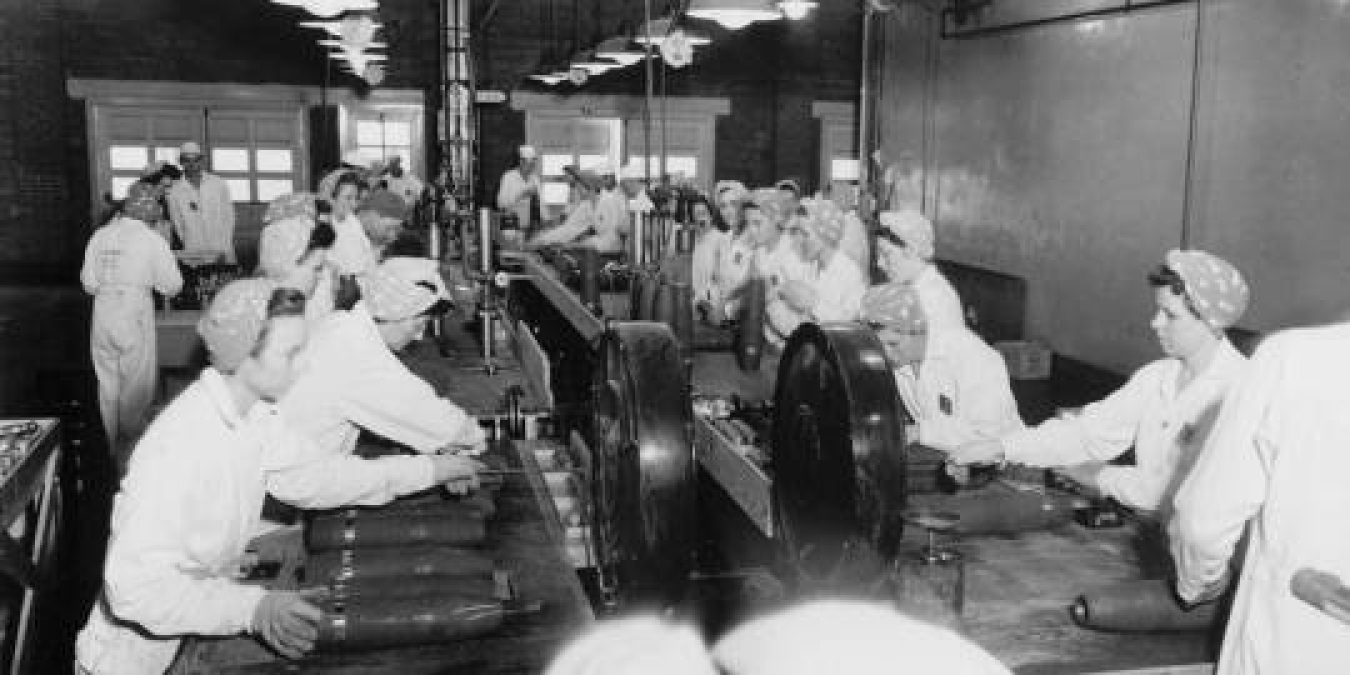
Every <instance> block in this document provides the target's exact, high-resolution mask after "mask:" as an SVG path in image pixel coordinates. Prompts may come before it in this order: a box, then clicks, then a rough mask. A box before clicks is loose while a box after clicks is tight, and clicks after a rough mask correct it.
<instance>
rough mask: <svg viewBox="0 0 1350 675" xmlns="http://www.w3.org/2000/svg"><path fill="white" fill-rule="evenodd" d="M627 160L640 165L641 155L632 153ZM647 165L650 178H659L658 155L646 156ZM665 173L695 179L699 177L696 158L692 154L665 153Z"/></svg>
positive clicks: (659, 164) (660, 172) (659, 159)
mask: <svg viewBox="0 0 1350 675" xmlns="http://www.w3.org/2000/svg"><path fill="white" fill-rule="evenodd" d="M628 161H629V162H634V163H636V164H638V165H641V164H642V155H633V156H632V157H629V158H628ZM647 166H648V167H649V168H650V170H651V174H652V179H654V180H655V179H659V178H661V174H662V171H661V158H660V157H648V158H647ZM665 173H666V174H668V175H671V176H676V175H679V176H684V177H685V178H686V179H688V180H696V179H698V178H700V176H699V175H698V158H697V157H694V156H692V155H666V170H665Z"/></svg>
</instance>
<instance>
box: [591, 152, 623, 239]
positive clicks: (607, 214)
mask: <svg viewBox="0 0 1350 675" xmlns="http://www.w3.org/2000/svg"><path fill="white" fill-rule="evenodd" d="M599 175H600V196H599V197H597V198H596V200H595V220H596V228H595V229H596V233H597V234H600V233H604V236H603V237H601V239H603V241H598V242H597V247H599V246H600V245H601V244H603V245H604V248H603V249H602V250H606V249H608V250H610V251H611V252H615V251H621V250H623V242H624V238H625V237H627V236H628V234H629V229H630V228H629V225H630V222H629V216H628V198H627V197H626V196H624V192H623V189H622V188H620V187H619V184H618V182H617V180H616V179H615V175H614V165H613V164H610V163H609V162H606V163H604V164H603V165H602V166H601V167H600V171H599ZM616 244H617V246H616Z"/></svg>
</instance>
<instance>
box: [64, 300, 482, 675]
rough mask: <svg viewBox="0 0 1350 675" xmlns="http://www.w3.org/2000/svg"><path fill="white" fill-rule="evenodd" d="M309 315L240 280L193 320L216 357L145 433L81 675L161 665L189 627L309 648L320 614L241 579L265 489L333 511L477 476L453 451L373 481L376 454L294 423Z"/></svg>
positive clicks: (140, 674)
mask: <svg viewBox="0 0 1350 675" xmlns="http://www.w3.org/2000/svg"><path fill="white" fill-rule="evenodd" d="M303 315H304V295H303V294H301V293H300V291H296V290H293V289H278V287H277V286H276V284H275V283H274V282H271V281H268V280H265V279H244V280H239V281H235V282H231V283H230V284H227V285H226V286H225V287H224V288H223V289H221V291H220V293H218V294H217V295H216V297H215V299H214V300H213V301H212V302H211V306H210V308H209V309H208V310H207V311H206V313H205V314H204V315H203V317H202V319H201V322H200V323H199V324H198V327H197V329H198V332H199V333H200V334H201V336H202V339H203V341H204V342H205V343H206V347H207V350H208V351H209V352H210V355H211V362H212V364H213V367H211V368H208V369H206V370H205V371H203V372H202V375H201V377H200V378H199V379H198V380H197V381H196V382H194V383H193V384H192V385H191V386H189V387H188V388H187V389H186V390H184V392H183V393H182V394H180V395H179V396H178V398H176V399H174V401H173V403H171V404H170V405H169V407H168V408H166V409H165V410H164V412H163V414H161V415H160V417H159V418H158V419H157V420H155V423H154V424H152V425H151V426H150V428H149V429H148V430H147V431H146V433H145V436H144V437H143V438H142V439H141V442H140V443H139V444H138V445H137V448H136V453H135V455H134V456H133V457H132V460H131V467H130V470H129V471H128V473H127V476H126V478H125V479H124V480H123V482H122V486H121V491H120V492H119V493H118V495H117V497H116V501H115V503H114V506H113V515H112V535H111V537H110V539H109V542H108V555H107V561H106V564H105V567H104V586H103V592H102V594H101V595H100V597H99V599H98V601H97V602H96V603H95V605H94V608H93V611H92V612H91V614H90V616H89V620H88V622H87V623H86V624H85V627H84V629H83V630H81V631H80V635H79V637H78V639H77V643H76V661H77V670H78V671H79V672H82V673H88V674H91V675H122V674H126V675H148V674H150V673H163V672H165V671H166V670H167V669H168V668H169V667H170V666H171V664H172V662H173V660H174V655H175V654H176V653H177V652H178V648H179V642H180V640H181V639H182V637H183V636H186V635H221V636H226V635H234V634H238V633H244V632H251V633H254V634H255V635H257V636H258V637H260V638H261V639H262V640H264V641H265V642H267V643H268V644H269V645H270V646H272V647H273V648H275V649H277V650H278V651H279V652H281V653H282V654H283V655H285V656H288V657H292V658H294V657H298V656H301V655H303V654H304V653H305V652H307V651H308V650H309V649H310V648H312V646H313V643H314V639H315V636H316V634H317V627H316V625H315V624H316V622H317V620H318V619H319V610H318V609H317V608H316V607H315V606H314V605H312V604H310V603H309V602H308V601H307V600H306V599H305V598H304V597H302V596H301V595H300V594H299V593H296V592H293V591H268V590H266V589H264V588H263V587H261V586H256V585H244V584H241V583H239V582H238V581H237V580H236V579H237V572H238V568H239V564H240V562H241V558H242V556H243V554H244V549H245V546H246V545H247V543H248V541H249V539H250V538H251V536H252V535H253V534H254V532H255V531H256V528H257V526H258V523H259V516H260V513H261V509H262V504H263V497H264V494H266V493H269V492H270V493H271V494H272V495H274V496H275V497H277V498H278V499H281V500H283V501H285V502H288V503H291V504H294V505H297V506H301V507H305V508H332V507H337V506H343V505H349V504H368V503H379V500H381V499H382V498H383V496H384V494H385V493H387V492H396V493H408V492H415V491H418V490H423V489H426V488H427V487H430V486H431V485H434V484H436V483H437V482H442V483H446V484H447V485H448V486H449V487H453V488H455V489H469V488H470V487H472V486H473V484H474V483H475V482H476V480H477V473H476V472H477V468H478V467H477V464H476V462H473V461H472V460H468V459H464V458H459V457H449V456H447V457H436V458H425V462H424V463H423V464H422V466H408V467H407V471H404V472H401V473H399V474H398V475H393V474H388V475H386V477H385V478H386V481H385V484H383V485H374V486H373V485H372V482H371V481H370V480H369V476H370V474H371V472H370V471H369V470H368V464H369V462H368V461H367V460H361V459H359V458H355V457H333V456H325V455H323V454H322V453H320V452H318V451H317V450H316V449H315V447H314V445H313V443H312V442H310V441H309V440H308V439H306V438H304V437H303V436H301V435H299V434H296V433H295V432H292V431H290V430H289V429H288V428H287V426H286V422H285V420H284V418H283V417H282V415H281V413H280V411H279V410H278V408H277V406H276V405H275V404H274V403H273V402H274V401H275V400H276V399H277V398H279V397H281V396H282V395H283V394H285V392H286V389H287V387H289V386H290V384H291V381H292V380H293V379H294V372H295V368H296V359H297V356H298V354H299V353H300V352H301V350H302V349H303V347H304V344H305V337H306V328H305V320H304V317H303ZM373 487H374V488H378V490H374V489H372V488H373Z"/></svg>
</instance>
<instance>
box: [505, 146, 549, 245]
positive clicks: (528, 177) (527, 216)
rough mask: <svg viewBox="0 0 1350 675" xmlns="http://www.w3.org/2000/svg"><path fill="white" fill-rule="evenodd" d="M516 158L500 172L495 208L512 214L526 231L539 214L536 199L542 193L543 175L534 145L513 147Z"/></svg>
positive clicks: (533, 225)
mask: <svg viewBox="0 0 1350 675" xmlns="http://www.w3.org/2000/svg"><path fill="white" fill-rule="evenodd" d="M516 157H517V159H518V160H519V161H518V163H517V164H516V166H515V167H514V168H511V169H507V171H506V173H503V174H502V180H501V182H500V183H499V184H498V186H497V208H499V209H502V210H503V211H509V212H511V213H513V214H515V216H516V220H517V222H518V223H519V227H520V231H521V232H525V233H529V232H532V231H533V230H534V227H535V225H536V221H537V220H538V219H539V217H540V216H539V210H540V208H541V207H540V201H539V200H540V199H541V198H542V196H543V190H544V176H543V172H542V171H541V167H540V164H539V151H538V150H535V148H534V146H532V145H522V146H520V147H519V148H517V149H516Z"/></svg>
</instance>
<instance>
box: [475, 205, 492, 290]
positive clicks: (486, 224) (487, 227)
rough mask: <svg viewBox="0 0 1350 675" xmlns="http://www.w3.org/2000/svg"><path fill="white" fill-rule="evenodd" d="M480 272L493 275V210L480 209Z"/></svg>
mask: <svg viewBox="0 0 1350 675" xmlns="http://www.w3.org/2000/svg"><path fill="white" fill-rule="evenodd" d="M478 253H479V256H478V271H479V272H482V273H483V274H492V209H489V208H487V207H483V208H481V209H478Z"/></svg>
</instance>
